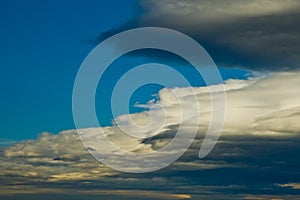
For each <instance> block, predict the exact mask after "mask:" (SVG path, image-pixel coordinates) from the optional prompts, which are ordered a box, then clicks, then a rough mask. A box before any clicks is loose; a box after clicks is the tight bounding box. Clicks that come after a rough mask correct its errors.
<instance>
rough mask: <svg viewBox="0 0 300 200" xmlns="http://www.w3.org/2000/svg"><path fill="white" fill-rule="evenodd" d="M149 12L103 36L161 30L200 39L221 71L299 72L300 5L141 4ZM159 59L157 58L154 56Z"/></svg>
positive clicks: (191, 0)
mask: <svg viewBox="0 0 300 200" xmlns="http://www.w3.org/2000/svg"><path fill="white" fill-rule="evenodd" d="M140 4H141V7H142V9H143V11H144V12H143V13H142V14H141V15H140V16H138V17H136V18H134V19H132V20H131V21H129V22H128V23H127V24H125V25H123V26H121V27H117V28H115V29H112V30H110V31H108V32H105V33H102V34H101V35H100V37H99V38H100V40H102V39H103V38H106V37H108V36H110V35H112V34H115V33H117V32H120V31H122V30H126V29H130V28H135V27H141V26H159V27H165V28H171V29H175V30H178V31H181V32H183V33H186V34H188V35H189V36H191V37H193V38H194V39H196V40H197V41H198V42H199V43H200V44H201V45H203V46H204V48H205V49H206V50H207V51H208V52H209V53H210V55H211V56H212V57H213V59H214V60H215V61H216V63H217V64H218V65H219V66H226V67H246V68H249V69H254V70H271V71H274V70H276V71H277V70H279V71H282V70H295V69H299V65H298V63H299V61H300V48H299V46H300V40H299V38H300V29H299V28H298V26H297V25H296V24H299V23H300V3H299V1H297V0H289V1H280V0H275V1H271V0H254V1H246V0H235V1H230V2H227V1H218V0H215V1H208V0H200V1H196V0H186V1H176V0H167V1H155V0H150V1H149V0H147V1H146V0H142V1H141V2H140ZM150 56H155V54H150Z"/></svg>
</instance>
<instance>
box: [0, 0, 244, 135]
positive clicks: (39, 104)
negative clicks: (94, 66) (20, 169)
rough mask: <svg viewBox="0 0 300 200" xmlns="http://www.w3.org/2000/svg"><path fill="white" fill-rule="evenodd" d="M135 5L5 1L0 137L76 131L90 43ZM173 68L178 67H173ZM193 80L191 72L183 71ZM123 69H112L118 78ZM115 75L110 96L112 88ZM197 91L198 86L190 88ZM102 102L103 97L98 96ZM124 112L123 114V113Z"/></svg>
mask: <svg viewBox="0 0 300 200" xmlns="http://www.w3.org/2000/svg"><path fill="white" fill-rule="evenodd" d="M139 12H141V10H139V7H138V3H137V1H135V0H134V1H123V0H112V1H97V0H94V1H87V2H85V1H58V0H53V1H39V0H27V1H21V0H4V1H1V3H0V26H1V31H0V62H1V63H0V91H1V96H0V97H1V98H0V110H1V112H0V138H8V139H12V140H22V139H29V138H35V137H36V135H37V134H38V133H41V132H43V131H49V132H54V133H56V132H59V131H61V130H65V129H72V128H74V123H73V119H72V107H71V97H72V87H73V82H74V79H75V76H76V72H77V70H78V69H79V67H80V64H81V62H82V61H83V59H84V58H85V56H86V55H87V54H88V53H89V51H90V50H91V49H92V48H93V47H94V46H95V44H90V43H88V42H86V41H88V40H92V39H94V38H96V37H97V36H98V35H99V33H101V32H103V31H106V30H109V29H111V28H114V27H117V26H119V25H122V24H123V23H125V22H126V21H128V20H129V19H131V18H134V17H135V16H136V15H138V14H139ZM145 61H147V59H144V58H136V57H134V56H131V57H127V58H123V59H121V61H120V62H116V63H115V64H114V65H116V66H117V67H118V68H119V69H122V68H121V66H127V68H128V67H129V68H130V66H131V67H132V66H135V65H137V64H143V63H145ZM174 67H177V68H178V67H179V66H177V65H175V64H174ZM179 68H180V70H183V71H184V72H185V73H187V76H189V77H190V78H191V79H193V77H194V76H193V75H192V71H191V69H190V68H189V67H186V68H185V67H182V66H181V67H179ZM221 71H222V75H223V77H224V78H226V79H227V78H244V77H245V75H246V74H247V73H248V72H247V71H244V70H240V69H236V70H232V69H222V70H221ZM121 72H124V71H123V70H114V73H117V75H118V74H120V73H121ZM117 75H116V76H115V74H109V73H108V74H107V76H108V77H109V78H108V79H109V80H111V81H109V82H108V83H107V84H108V85H109V86H108V87H107V91H109V88H111V86H112V85H113V84H114V82H113V81H114V79H115V77H117ZM192 85H194V86H198V85H199V84H198V83H192ZM159 88H160V87H157V86H153V85H152V86H145V87H144V89H143V88H141V89H140V90H139V91H137V92H136V93H135V95H134V96H133V100H132V101H131V102H132V105H130V110H131V111H132V112H137V111H139V110H138V109H137V108H134V107H133V104H134V103H135V102H136V101H139V102H141V103H145V102H147V101H148V100H149V99H151V98H152V96H151V94H154V93H156V92H157V90H158V89H159ZM100 97H101V95H100ZM100 97H99V95H98V94H97V98H98V99H99V101H97V105H96V107H97V111H98V110H101V112H103V113H104V114H103V115H102V116H107V117H105V118H104V119H102V121H101V124H103V125H109V124H110V122H111V115H110V112H109V110H106V109H103V108H107V104H106V103H107V102H106V100H105V99H102V98H100ZM120 113H122V112H121V111H120Z"/></svg>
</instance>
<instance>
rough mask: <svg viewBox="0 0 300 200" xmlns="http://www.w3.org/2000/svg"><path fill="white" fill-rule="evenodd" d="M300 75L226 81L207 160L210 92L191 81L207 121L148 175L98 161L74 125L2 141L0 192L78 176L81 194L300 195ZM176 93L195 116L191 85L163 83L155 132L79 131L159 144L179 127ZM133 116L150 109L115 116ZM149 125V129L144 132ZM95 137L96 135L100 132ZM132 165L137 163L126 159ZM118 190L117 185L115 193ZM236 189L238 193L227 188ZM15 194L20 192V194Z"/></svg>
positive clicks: (140, 117) (136, 144)
mask: <svg viewBox="0 0 300 200" xmlns="http://www.w3.org/2000/svg"><path fill="white" fill-rule="evenodd" d="M299 75H300V73H275V74H273V75H270V76H266V77H259V78H252V79H249V80H228V81H227V82H226V84H225V88H226V92H227V102H226V120H225V126H224V130H223V132H222V135H221V138H220V140H219V142H218V143H217V145H216V146H215V148H214V149H213V151H212V152H211V153H210V154H209V155H208V156H207V157H205V158H204V159H201V160H200V159H199V158H198V156H197V155H198V151H199V148H200V146H201V143H202V142H203V138H204V134H205V132H206V129H207V126H208V123H209V121H210V112H211V109H210V98H209V93H208V88H207V87H199V88H193V89H194V92H195V93H196V96H197V99H198V102H199V103H200V107H201V121H200V126H199V127H198V128H199V129H198V134H197V136H196V138H195V140H194V142H193V144H192V146H191V147H190V148H189V150H188V151H187V152H186V153H185V154H184V155H183V156H182V157H181V158H180V159H179V160H178V161H176V162H175V163H173V164H172V165H171V166H169V167H167V168H165V169H162V170H159V171H156V172H152V173H149V174H146V175H145V174H144V175H143V174H141V175H138V174H127V173H121V172H118V171H116V170H113V169H111V168H108V167H106V166H104V165H103V164H102V163H100V162H98V161H96V160H95V159H94V158H93V157H92V156H91V155H90V154H89V153H88V152H87V150H86V149H85V147H84V146H83V145H82V143H81V141H80V139H79V137H78V134H77V132H76V131H75V130H68V131H63V132H61V133H59V134H57V135H51V134H48V133H44V134H42V135H41V136H40V137H39V139H37V140H32V141H24V142H20V143H16V144H14V145H12V146H9V147H5V148H2V149H1V151H0V154H1V157H0V159H1V162H0V167H1V171H0V176H1V180H2V184H1V185H2V186H1V188H0V190H1V191H2V192H1V193H2V194H1V195H6V197H7V195H8V196H11V195H13V194H12V192H11V187H12V186H14V187H18V188H19V189H18V191H19V192H20V193H19V194H22V195H25V194H26V193H25V192H24V191H26V190H27V189H26V187H33V188H34V189H32V190H33V191H35V194H36V195H41V194H44V193H48V192H49V191H48V190H46V189H45V188H48V187H50V186H51V187H52V188H53V187H54V188H59V187H67V186H68V185H69V184H72V185H73V186H74V184H76V185H78V188H80V190H79V191H78V195H84V194H85V193H84V192H86V191H87V190H89V191H90V195H96V196H97V195H101V196H107V197H110V198H111V199H114V198H119V197H120V196H121V197H124V198H127V197H128V198H129V197H130V196H132V193H131V192H130V191H129V190H132V189H134V190H139V191H140V192H141V194H143V192H144V194H145V195H142V196H143V197H144V199H147V198H149V199H151V198H152V199H155V198H157V199H170V198H175V197H176V198H195V199H197V198H206V199H222V198H223V195H220V196H218V194H228V196H230V198H231V199H242V198H245V199H247V198H250V199H253V198H256V197H257V198H279V197H280V198H283V199H289V198H290V199H293V198H296V197H299V195H300V191H299V190H298V185H299V183H300V171H299V170H298V169H300V168H299V166H300V161H299V159H297V158H298V157H299V152H300V137H299V134H300V126H299V123H298V122H299V121H300V91H299V85H300V79H299ZM210 87H214V86H210ZM274 88H276V90H274ZM174 93H176V94H177V95H180V96H181V97H183V99H184V101H182V102H181V106H183V107H188V108H190V111H189V113H190V116H191V117H192V116H193V111H194V109H193V106H192V105H190V96H191V90H190V88H173V89H172V88H169V89H168V88H164V89H162V90H161V91H160V92H159V97H160V100H159V101H158V102H156V103H153V102H150V104H149V105H152V106H153V104H157V105H160V106H161V107H163V108H164V112H165V114H166V115H167V116H168V118H167V120H166V123H165V124H164V126H163V127H162V129H161V131H160V132H159V133H158V134H157V135H154V136H151V137H148V138H135V137H131V136H128V135H126V134H124V133H123V132H122V131H121V130H120V129H119V128H118V127H116V126H112V127H103V128H89V129H82V130H79V132H80V133H81V134H86V135H87V136H90V137H92V136H96V135H97V134H98V133H99V131H100V129H102V131H104V132H105V134H106V135H107V137H108V138H109V140H110V141H111V142H113V143H114V144H115V145H118V146H120V147H122V148H123V149H126V150H128V151H134V152H139V153H145V152H146V153H147V152H154V151H156V150H158V149H160V148H162V147H163V146H165V145H166V144H168V142H169V141H171V139H172V138H173V137H174V135H175V134H176V132H177V130H178V127H179V123H180V109H179V107H180V106H179V104H178V101H177V100H176V98H175V97H176V96H174ZM149 105H145V106H146V107H147V106H149ZM153 112H157V113H156V115H159V114H160V113H161V112H162V111H161V110H159V109H158V110H154V111H153ZM153 114H155V113H153ZM129 117H132V118H133V119H136V121H135V122H136V123H137V124H140V125H141V124H147V123H148V122H149V116H148V113H147V112H146V111H145V112H142V113H136V114H131V115H124V116H120V117H119V118H117V119H116V120H117V121H118V120H119V121H122V122H126V120H128V119H129ZM190 122H191V123H190V124H189V126H195V124H193V120H191V121H190ZM125 124H126V126H128V127H127V128H128V130H134V124H132V123H125ZM153 127H154V128H155V126H153ZM151 131H152V130H151V129H149V130H147V131H145V136H148V135H149V134H150V132H151ZM150 135H151V134H150ZM92 138H93V140H92V141H94V140H96V139H97V138H94V137H92ZM98 139H99V138H98ZM93 144H97V143H92V142H91V143H89V145H90V146H88V150H95V149H97V146H92V145H93ZM102 153H104V154H107V155H108V156H110V157H109V158H110V159H111V160H112V161H113V162H120V161H119V160H116V158H117V157H115V156H114V154H116V153H118V152H109V149H107V152H102ZM166 153H167V152H166ZM119 164H121V165H122V164H123V165H126V163H119ZM127 166H128V167H132V166H134V164H133V165H132V164H128V163H127ZM135 167H138V166H135ZM291 169H292V170H291ZM37 185H39V187H37ZM40 187H42V188H44V190H43V189H41V188H40ZM99 188H101V190H99ZM150 188H151V189H150ZM266 188H268V189H266ZM50 190H51V189H50ZM108 190H109V191H108ZM112 190H118V191H119V192H116V193H115V194H114V195H109V193H110V192H112ZM122 190H126V191H127V192H122ZM155 190H159V191H160V192H155ZM65 191H68V190H65ZM145 191H148V193H147V192H146V193H145ZM174 191H176V192H175V193H174ZM50 192H51V191H50ZM50 192H49V193H50ZM51 193H52V192H51ZM57 193H63V192H62V191H57ZM232 193H234V194H235V195H229V194H232ZM17 194H18V193H16V195H17ZM208 194H209V195H208ZM211 194H214V195H211ZM274 194H275V195H274ZM287 194H289V195H287ZM1 195H0V196H1ZM147 195H148V196H147ZM172 195H173V196H172ZM13 198H15V199H17V196H13ZM37 198H38V197H37Z"/></svg>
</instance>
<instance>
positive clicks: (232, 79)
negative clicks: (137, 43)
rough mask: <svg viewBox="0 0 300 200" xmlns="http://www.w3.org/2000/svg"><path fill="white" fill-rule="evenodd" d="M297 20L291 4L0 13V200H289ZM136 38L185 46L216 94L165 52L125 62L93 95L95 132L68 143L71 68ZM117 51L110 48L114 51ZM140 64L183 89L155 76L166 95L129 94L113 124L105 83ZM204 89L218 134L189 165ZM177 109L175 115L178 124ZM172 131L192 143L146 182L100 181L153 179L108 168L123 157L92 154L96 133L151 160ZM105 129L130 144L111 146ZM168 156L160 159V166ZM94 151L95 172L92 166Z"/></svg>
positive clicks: (14, 4)
mask: <svg viewBox="0 0 300 200" xmlns="http://www.w3.org/2000/svg"><path fill="white" fill-rule="evenodd" d="M299 15H300V2H299V1H297V0H289V1H279V0H273V1H272V0H253V1H246V0H234V1H230V2H226V1H218V0H213V1H208V0H200V1H196V0H186V1H179V0H178V1H177V0H165V1H155V0H131V1H121V0H112V1H96V0H95V1H94V0H89V1H72V2H69V1H56V0H54V1H37V0H29V1H21V0H13V1H8V0H7V1H6V0H5V1H1V3H0V25H1V31H0V44H1V45H0V53H1V54H0V65H1V67H0V91H1V98H0V109H1V112H0V122H1V123H0V160H1V162H0V171H1V172H0V178H1V181H0V197H5V199H40V198H44V197H45V196H47V198H50V199H52V198H53V199H83V198H85V199H99V198H104V199H120V198H121V199H203V198H204V199H298V198H299V199H300V171H299V169H300V163H299V161H298V160H299V159H298V158H299V155H300V154H299V152H300V151H299V150H300V149H299V146H300V135H299V134H300V126H299V123H298V121H299V120H300V114H299V113H300V103H299V102H300V91H299V84H300V82H299V80H300V79H299V75H300V71H299V70H300V66H299V61H300V49H299V47H300V29H299V27H298V26H297V24H299V20H300V17H299ZM139 27H162V28H169V29H173V30H176V31H180V32H182V33H184V34H186V35H188V36H190V37H191V38H193V39H194V40H195V41H197V42H198V43H199V44H200V45H202V46H203V48H204V49H205V50H206V51H207V52H208V54H209V55H210V56H211V58H212V59H213V61H214V62H215V64H216V66H217V67H218V70H219V71H220V74H221V77H222V79H223V80H222V81H220V82H215V83H213V84H211V85H206V84H205V82H204V80H203V77H201V76H200V75H199V74H197V70H196V69H195V68H194V67H193V66H192V65H191V63H189V62H188V61H187V60H185V59H184V58H180V57H178V56H177V55H174V54H172V53H170V52H166V51H162V50H153V49H144V50H139V51H134V52H130V53H128V54H126V55H124V56H121V57H120V58H118V59H116V60H115V61H114V62H113V63H112V64H111V65H110V66H109V68H108V69H107V70H106V71H105V73H104V76H103V77H102V78H101V80H100V82H99V84H98V87H97V91H96V94H95V102H96V103H95V111H96V114H97V117H98V120H99V124H100V126H101V127H97V125H96V124H91V125H90V127H84V129H80V130H78V131H77V130H76V126H75V123H74V119H73V113H72V92H73V86H74V82H75V79H76V75H77V73H78V70H79V69H80V67H81V65H82V63H83V61H84V60H85V59H86V57H87V56H88V55H89V53H90V52H91V51H92V50H93V49H94V48H95V47H96V46H97V45H99V44H101V42H103V41H105V40H106V39H107V38H109V37H111V36H113V35H115V34H117V33H120V32H122V31H125V30H129V29H132V28H139ZM126 42H127V41H125V43H126ZM118 45H119V46H113V48H117V49H122V47H123V46H122V45H124V44H123V43H120V44H118ZM182 46H184V45H182ZM146 63H161V64H165V65H168V66H171V68H172V69H175V70H176V71H177V72H179V73H180V74H183V75H184V76H185V78H187V79H188V80H189V85H187V84H184V83H182V82H180V81H179V80H178V79H176V78H174V77H173V76H171V74H170V76H168V75H166V76H164V79H165V80H166V81H168V82H169V83H170V84H169V85H168V87H166V86H164V85H159V84H155V83H153V84H148V85H144V86H141V87H140V88H138V89H137V90H136V91H135V92H134V93H133V95H132V96H131V98H130V101H129V103H128V102H126V101H124V99H123V98H118V99H117V100H116V105H117V106H115V107H114V109H115V111H116V113H115V114H116V115H113V113H112V110H111V95H110V94H111V93H112V92H113V90H114V88H115V86H116V84H117V83H118V80H120V78H121V77H122V76H123V74H126V73H128V72H129V71H130V70H132V69H134V68H135V67H136V66H138V65H142V64H146ZM203 70H208V71H209V70H210V68H209V67H207V66H203ZM148 76H150V74H142V75H141V77H139V78H141V79H147V77H148ZM218 86H222V87H223V86H224V91H225V93H226V104H225V107H226V113H225V118H224V119H225V121H224V127H223V129H222V130H221V133H220V134H221V135H220V138H219V140H218V142H217V143H216V145H215V147H214V148H213V150H212V151H211V152H210V153H209V154H208V155H207V156H206V157H204V158H202V159H199V158H198V152H199V148H200V147H201V144H202V143H203V142H204V138H205V133H206V132H207V130H208V129H209V124H210V122H211V120H212V118H211V115H212V113H213V110H212V109H210V106H211V104H212V101H211V99H210V98H212V96H211V94H210V93H209V90H210V89H211V90H214V88H218ZM191 88H192V89H193V91H191V90H190V89H191ZM123 92H126V90H125V91H123ZM218 92H220V91H217V92H216V93H218ZM173 94H176V95H177V97H180V102H179V101H178V100H174V95H173ZM191 96H194V97H195V99H194V101H193V100H192V99H191ZM195 101H196V103H197V104H198V103H199V104H200V105H201V109H202V110H201V112H200V111H199V114H200V116H201V118H200V124H199V123H196V121H195V120H194V118H195V116H196V115H197V114H198V113H197V109H196V107H195ZM153 106H158V107H159V108H157V107H155V108H156V109H153V110H151V108H154V107H153ZM179 106H183V108H185V109H187V110H186V115H185V116H184V118H183V117H182V113H181V112H179V110H178V107H179ZM161 107H163V108H164V109H163V112H162V110H161V109H160V108H161ZM150 111H151V112H150ZM149 113H150V114H152V116H153V118H152V119H151V126H149V127H147V128H146V129H139V127H137V126H136V124H134V123H132V121H131V120H130V119H136V120H137V121H136V122H137V123H138V124H139V123H141V124H145V123H148V121H149V119H148V114H149ZM164 114H166V116H165V115H164ZM163 117H166V121H165V123H164V125H163V127H162V129H160V130H159V131H158V132H157V131H156V130H154V129H155V128H156V127H157V126H160V122H162V121H163V120H164V118H163ZM88 120H89V119H87V121H88ZM185 120H186V121H185ZM182 122H184V123H185V125H186V126H187V127H185V126H184V128H186V129H183V130H185V131H184V132H185V134H186V135H189V134H191V132H192V131H191V130H190V128H196V129H197V131H196V135H195V138H194V140H193V141H192V143H191V146H190V147H189V148H188V149H187V151H185V152H184V153H183V155H182V156H181V157H180V158H179V159H178V160H177V161H175V162H173V163H171V164H170V165H168V166H166V167H165V168H162V169H159V170H157V171H153V172H150V173H141V174H136V173H127V172H122V171H118V170H116V169H113V168H111V166H118V167H119V168H122V169H124V170H125V171H130V172H132V171H139V170H141V171H143V170H147V169H148V168H149V169H152V168H153V167H154V168H155V167H157V165H156V163H155V162H151V159H154V158H149V160H145V162H144V161H143V163H149V164H147V165H146V166H145V164H143V163H138V162H135V160H134V159H133V160H130V161H128V160H122V159H121V157H126V155H127V153H128V152H127V153H124V152H123V151H115V150H113V149H110V146H109V145H106V144H105V143H101V145H100V146H99V144H100V143H98V142H97V140H98V139H99V137H96V135H97V134H99V132H102V133H103V135H105V136H106V137H108V139H109V140H110V141H112V143H114V144H115V145H117V146H120V147H122V149H125V150H126V151H129V152H134V153H137V154H139V153H140V154H143V153H153V152H155V151H156V150H158V149H161V148H162V149H163V147H164V146H166V145H167V144H168V143H169V142H170V141H171V139H172V138H173V137H175V135H176V133H177V132H178V130H180V125H181V124H182ZM118 123H119V124H122V125H123V126H122V127H121V128H125V129H126V130H129V131H131V132H133V133H140V134H142V135H143V138H136V137H130V136H128V135H124V133H123V132H122V130H120V127H118V126H117V124H118ZM78 133H79V134H78ZM155 134H156V135H155ZM82 135H84V137H83V136H82ZM79 136H80V137H79ZM83 138H86V141H81V140H80V139H83ZM209 139H211V138H209ZM178 145H179V146H180V144H178ZM179 146H177V147H179ZM178 149H179V148H177V149H171V150H172V151H165V150H164V149H163V150H162V151H161V155H163V156H168V155H169V154H170V152H175V153H177V151H178V152H180V150H178ZM87 150H88V151H87ZM95 151H97V153H99V154H101V156H102V158H101V159H102V161H103V162H99V161H98V160H99V159H98V160H97V159H95V158H94V157H93V156H95V153H94V154H93V152H95ZM90 153H91V154H92V155H93V156H92V155H91V154H90ZM136 158H139V157H138V156H137V157H136ZM101 159H100V160H101ZM49 194H51V195H50V196H49Z"/></svg>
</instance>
